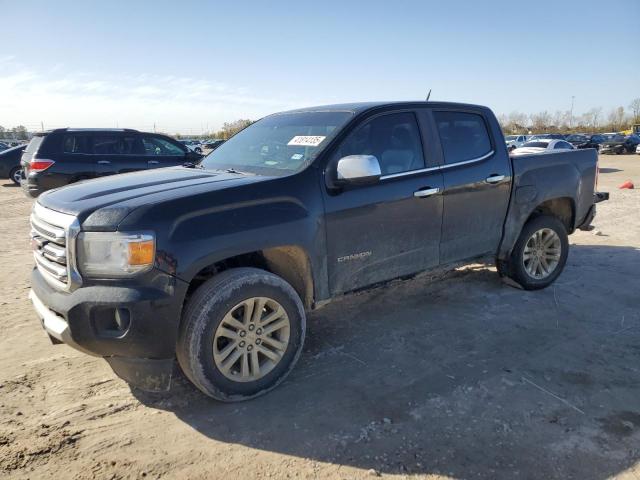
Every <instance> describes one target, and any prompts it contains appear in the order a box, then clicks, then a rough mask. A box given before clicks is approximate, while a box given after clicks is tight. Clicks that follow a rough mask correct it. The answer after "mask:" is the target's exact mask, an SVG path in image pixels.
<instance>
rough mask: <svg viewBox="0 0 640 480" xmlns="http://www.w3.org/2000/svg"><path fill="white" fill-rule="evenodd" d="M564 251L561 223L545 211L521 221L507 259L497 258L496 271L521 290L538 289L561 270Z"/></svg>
mask: <svg viewBox="0 0 640 480" xmlns="http://www.w3.org/2000/svg"><path fill="white" fill-rule="evenodd" d="M568 253H569V239H568V236H567V230H566V228H565V226H564V224H563V223H562V222H561V221H560V220H558V219H557V218H555V217H552V216H548V215H542V216H539V217H534V218H532V219H530V220H529V221H528V222H527V223H526V224H525V225H524V227H523V229H522V232H521V233H520V236H519V237H518V241H517V242H516V244H515V246H514V247H513V251H512V252H511V257H510V259H509V261H508V262H506V263H501V262H499V265H498V273H499V274H500V275H501V276H505V277H508V278H510V279H511V280H513V281H514V282H516V283H517V284H518V285H520V286H521V287H522V288H524V289H525V290H539V289H542V288H546V287H548V286H549V285H551V284H552V283H553V282H554V281H555V280H556V278H558V276H559V275H560V274H561V273H562V270H563V269H564V266H565V264H566V263H567V256H568Z"/></svg>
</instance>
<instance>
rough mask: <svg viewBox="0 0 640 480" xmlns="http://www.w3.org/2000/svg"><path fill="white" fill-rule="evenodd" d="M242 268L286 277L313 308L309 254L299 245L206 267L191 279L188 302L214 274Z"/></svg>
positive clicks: (247, 255) (257, 253)
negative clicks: (255, 269)
mask: <svg viewBox="0 0 640 480" xmlns="http://www.w3.org/2000/svg"><path fill="white" fill-rule="evenodd" d="M238 267H254V268H260V269H262V270H266V271H268V272H271V273H273V274H275V275H278V276H279V277H282V278H283V279H284V280H285V281H286V282H287V283H289V284H290V285H291V286H292V287H293V289H294V290H295V291H296V292H297V293H298V295H299V296H300V299H301V300H302V304H303V305H304V307H305V309H307V310H309V309H311V308H313V304H314V298H315V295H314V286H315V282H314V277H313V271H312V267H311V261H310V259H309V255H308V254H307V252H306V251H305V250H304V249H303V248H302V247H300V246H297V245H282V246H277V247H269V248H265V249H262V250H257V251H252V252H247V253H243V254H239V255H234V256H230V257H227V258H223V259H220V260H218V261H215V262H214V263H211V264H209V265H206V266H204V267H202V268H200V270H199V271H198V272H197V273H196V274H195V275H194V276H193V277H192V278H191V279H190V280H189V287H188V289H187V294H186V296H185V300H184V302H185V303H186V302H187V300H188V299H189V297H190V296H191V295H192V294H193V292H195V290H196V289H197V288H198V287H199V286H200V285H202V284H203V283H204V282H206V281H207V280H209V279H210V278H211V277H213V276H214V275H216V274H218V273H220V272H223V271H225V270H229V269H231V268H238Z"/></svg>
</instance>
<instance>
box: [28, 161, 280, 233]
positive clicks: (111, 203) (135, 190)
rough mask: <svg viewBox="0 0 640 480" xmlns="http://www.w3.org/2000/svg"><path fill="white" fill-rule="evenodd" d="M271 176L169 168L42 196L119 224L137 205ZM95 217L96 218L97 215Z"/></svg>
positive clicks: (59, 207) (51, 204) (60, 207)
mask: <svg viewBox="0 0 640 480" xmlns="http://www.w3.org/2000/svg"><path fill="white" fill-rule="evenodd" d="M268 178H271V177H261V176H257V175H250V174H241V173H228V172H223V171H217V170H204V169H199V168H186V167H169V168H158V169H153V170H142V171H139V172H132V173H126V174H121V175H113V176H109V177H103V178H99V179H94V180H86V181H83V182H78V183H74V184H72V185H68V186H66V187H63V188H58V189H55V190H50V191H48V192H45V193H44V194H42V195H40V197H39V198H38V203H39V204H41V205H42V206H43V207H46V208H49V209H51V210H56V211H58V212H63V213H67V214H71V215H75V216H76V217H78V219H79V221H80V222H81V223H82V222H83V221H84V220H85V219H87V218H88V217H89V216H92V217H96V215H92V214H94V213H95V214H98V215H97V216H99V217H100V219H99V222H97V223H99V224H100V225H102V226H105V225H108V224H110V225H117V223H118V222H119V221H120V220H122V219H123V218H124V217H125V216H126V215H128V214H129V213H130V212H132V211H133V210H134V209H135V208H137V207H139V206H141V205H145V204H149V203H159V202H163V201H166V200H171V199H176V198H181V197H184V196H188V195H191V194H193V193H194V192H198V191H200V192H202V191H212V190H220V189H224V188H230V187H235V186H238V185H242V184H246V183H253V182H256V181H261V180H266V179H268ZM94 220H95V218H94Z"/></svg>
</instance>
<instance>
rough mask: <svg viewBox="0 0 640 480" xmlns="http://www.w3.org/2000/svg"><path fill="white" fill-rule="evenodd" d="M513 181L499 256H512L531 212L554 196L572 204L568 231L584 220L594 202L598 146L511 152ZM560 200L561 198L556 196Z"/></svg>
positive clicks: (567, 223) (502, 257) (567, 224)
mask: <svg viewBox="0 0 640 480" xmlns="http://www.w3.org/2000/svg"><path fill="white" fill-rule="evenodd" d="M510 158H511V164H512V169H513V184H512V190H511V199H510V202H509V211H508V213H507V216H506V220H505V225H504V235H503V240H502V243H501V246H500V250H499V252H498V258H500V259H506V258H508V256H509V254H510V252H511V249H512V248H513V245H514V244H515V242H516V240H517V238H518V235H519V234H520V231H521V230H522V226H523V225H524V223H525V222H526V221H527V219H528V218H529V216H530V215H531V213H532V212H533V211H534V210H535V209H536V208H537V207H538V206H539V205H540V204H542V203H544V202H545V201H548V200H551V199H566V201H567V202H568V204H569V205H570V206H571V211H570V212H568V216H569V218H567V221H566V226H567V230H568V233H572V232H573V231H574V230H575V229H576V228H578V227H579V226H580V225H582V224H583V223H584V221H585V220H586V219H587V218H588V216H589V215H590V213H591V209H592V208H593V204H594V193H595V187H596V176H597V164H598V152H597V151H596V150H595V149H591V148H588V149H583V150H565V151H558V152H551V153H537V154H531V155H518V156H511V157H510ZM555 201H558V200H555Z"/></svg>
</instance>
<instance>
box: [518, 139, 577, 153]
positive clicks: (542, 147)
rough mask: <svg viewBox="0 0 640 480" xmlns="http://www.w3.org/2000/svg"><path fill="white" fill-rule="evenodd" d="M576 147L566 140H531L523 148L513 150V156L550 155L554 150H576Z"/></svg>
mask: <svg viewBox="0 0 640 480" xmlns="http://www.w3.org/2000/svg"><path fill="white" fill-rule="evenodd" d="M574 149H575V147H574V146H573V145H571V144H570V143H569V142H567V141H566V140H554V139H539V140H530V141H528V142H527V143H525V144H524V145H522V147H520V148H516V149H514V150H511V155H531V154H532V153H545V152H546V153H549V152H553V151H554V150H574Z"/></svg>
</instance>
